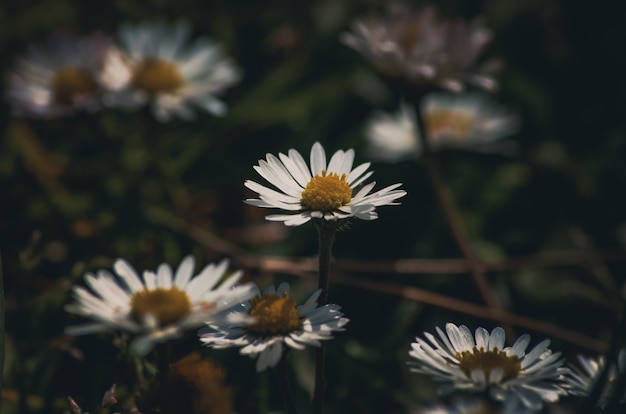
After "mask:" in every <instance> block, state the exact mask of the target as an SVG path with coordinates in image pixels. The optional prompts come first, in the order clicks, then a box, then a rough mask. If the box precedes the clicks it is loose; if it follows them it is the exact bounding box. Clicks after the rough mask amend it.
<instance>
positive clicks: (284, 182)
mask: <svg viewBox="0 0 626 414" xmlns="http://www.w3.org/2000/svg"><path fill="white" fill-rule="evenodd" d="M353 161H354V150H352V149H349V150H347V151H341V150H339V151H337V152H335V153H334V154H333V156H332V157H331V159H330V162H329V163H328V164H327V163H326V153H325V151H324V148H323V147H322V145H321V144H319V143H318V142H316V143H315V144H314V145H313V148H312V149H311V167H310V168H309V167H308V166H307V165H306V162H305V161H304V159H303V158H302V156H301V155H300V153H299V152H298V151H296V150H294V149H291V150H289V152H288V155H285V154H282V153H281V154H279V155H278V158H277V157H275V156H274V155H272V154H267V156H266V159H265V160H259V165H258V166H255V167H254V169H255V170H256V172H258V173H259V175H260V176H261V177H263V178H265V179H266V180H267V181H268V182H269V183H270V184H272V185H273V186H274V187H276V188H277V189H278V191H276V190H273V189H271V188H268V187H265V186H263V185H261V184H258V183H256V182H255V181H251V180H247V181H246V182H245V183H244V185H245V186H246V187H248V188H249V189H250V190H252V191H255V192H257V193H258V194H259V198H258V199H248V200H245V202H246V203H248V204H251V205H254V206H257V207H267V208H278V209H282V210H284V211H286V212H288V213H289V214H276V215H269V216H267V217H266V219H267V220H272V221H283V222H285V224H286V225H288V226H299V225H301V224H304V223H306V222H308V221H310V220H311V219H312V218H315V219H321V218H323V219H325V220H338V219H345V218H348V217H357V218H359V219H362V220H374V219H376V218H378V214H377V213H376V211H375V209H376V207H378V206H384V205H397V204H398V203H396V202H395V200H396V199H398V198H400V197H402V196H404V195H405V194H406V191H404V190H396V188H398V187H400V186H401V185H402V184H393V185H390V186H388V187H385V188H383V189H382V190H379V191H377V192H375V193H372V194H370V191H371V190H372V189H373V188H374V185H375V184H376V182H371V183H368V184H366V185H364V186H363V187H361V188H360V189H359V190H358V191H357V192H356V194H353V193H354V191H355V190H356V189H357V187H358V186H359V185H361V184H362V183H363V182H364V181H365V180H366V179H368V178H369V177H370V176H371V175H372V171H369V172H368V171H367V169H368V168H369V166H370V163H364V164H361V165H359V166H358V167H356V168H354V169H353V168H352V163H353Z"/></svg>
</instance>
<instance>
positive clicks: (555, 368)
mask: <svg viewBox="0 0 626 414" xmlns="http://www.w3.org/2000/svg"><path fill="white" fill-rule="evenodd" d="M437 334H438V336H439V338H437V337H435V336H434V335H432V334H430V333H428V332H425V333H424V336H425V337H426V338H427V341H426V340H424V339H421V338H416V342H414V343H412V344H411V348H412V349H411V351H410V352H409V355H410V356H411V357H413V360H411V361H410V362H409V365H410V366H411V367H412V371H415V372H419V373H423V374H428V375H431V376H432V377H433V378H434V379H435V380H436V381H440V382H444V383H446V384H445V385H443V386H441V387H440V389H439V391H440V393H442V394H445V393H449V392H452V391H455V390H461V391H472V392H483V391H486V392H488V393H489V395H490V396H491V397H492V398H493V399H494V400H496V401H507V404H511V405H514V406H518V407H520V409H521V408H523V407H525V408H527V409H529V410H535V411H536V410H540V409H541V407H542V406H543V403H544V401H548V402H555V401H558V399H559V397H560V396H561V395H565V394H566V393H565V391H564V390H563V389H562V388H561V387H559V385H557V383H556V381H557V380H558V378H559V376H560V375H562V374H565V373H566V372H567V371H568V370H567V368H564V367H562V365H563V361H562V360H561V359H560V357H561V353H560V352H556V353H552V351H550V350H549V349H548V345H549V344H550V341H549V340H545V341H543V342H541V343H539V344H538V345H537V346H535V347H534V348H533V349H532V350H531V351H530V352H528V353H526V348H527V347H528V344H529V342H530V337H529V336H528V335H522V336H521V337H519V338H518V339H517V341H515V343H514V344H513V346H510V347H505V346H504V340H505V334H504V330H503V329H502V328H500V327H497V328H495V329H494V330H493V331H491V334H490V333H489V332H488V331H487V330H486V329H484V328H478V329H476V333H475V335H472V333H471V332H470V330H469V329H468V328H467V327H466V326H463V325H461V326H458V327H457V326H456V325H454V324H452V323H448V324H446V333H444V332H443V331H442V330H441V329H439V328H437Z"/></svg>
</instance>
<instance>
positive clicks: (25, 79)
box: [7, 34, 114, 118]
mask: <svg viewBox="0 0 626 414" xmlns="http://www.w3.org/2000/svg"><path fill="white" fill-rule="evenodd" d="M113 48H114V46H113V42H112V41H111V40H110V39H109V38H108V37H106V36H104V35H101V34H94V35H91V36H86V37H77V36H69V35H62V34H54V35H52V36H51V37H50V39H49V40H48V41H47V42H46V43H45V44H41V45H32V46H31V47H30V49H29V50H28V52H27V53H26V54H25V56H23V57H21V58H19V59H18V60H17V62H16V64H15V67H14V68H13V70H12V72H11V74H10V75H9V85H8V91H7V98H8V100H9V102H10V103H11V106H12V109H13V112H14V113H15V114H16V115H24V116H29V117H34V118H57V117H61V116H67V115H71V114H72V113H74V112H76V111H79V110H84V111H88V112H94V111H97V110H98V109H100V101H99V93H100V91H101V85H100V83H99V81H98V78H99V72H100V70H101V67H102V62H103V60H104V58H105V56H106V55H107V54H108V53H109V51H110V50H112V49H113Z"/></svg>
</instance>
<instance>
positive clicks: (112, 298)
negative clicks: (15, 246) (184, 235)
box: [66, 256, 253, 355]
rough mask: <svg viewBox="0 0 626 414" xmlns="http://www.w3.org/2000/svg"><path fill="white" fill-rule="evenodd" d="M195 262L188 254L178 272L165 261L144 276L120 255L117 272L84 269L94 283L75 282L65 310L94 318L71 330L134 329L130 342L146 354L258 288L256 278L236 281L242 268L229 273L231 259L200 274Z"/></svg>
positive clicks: (88, 280)
mask: <svg viewBox="0 0 626 414" xmlns="http://www.w3.org/2000/svg"><path fill="white" fill-rule="evenodd" d="M194 264H195V262H194V258H193V257H192V256H187V257H185V258H184V259H183V261H182V262H181V263H180V265H179V266H178V269H177V270H176V273H175V274H173V272H172V268H171V267H170V266H169V265H168V264H165V263H163V264H161V265H160V266H159V267H158V269H157V271H156V272H152V271H149V270H146V271H144V272H143V274H142V277H139V275H138V274H137V272H136V271H135V269H133V267H132V266H131V265H130V264H129V263H128V262H127V261H126V260H123V259H118V260H116V261H115V264H114V265H113V269H114V270H115V273H116V274H117V278H116V277H114V276H113V275H112V274H111V273H110V272H109V271H107V270H99V271H98V272H97V273H96V274H92V273H87V274H85V282H86V284H87V286H88V287H89V288H85V287H83V286H75V287H74V289H73V294H74V299H75V302H74V303H72V304H71V305H67V306H66V310H67V311H68V312H71V313H74V314H77V315H80V316H84V317H86V318H90V319H93V322H91V323H86V324H83V325H76V326H70V327H68V328H67V329H66V331H67V333H69V334H71V335H83V334H89V333H94V332H103V331H104V332H106V331H126V332H130V333H132V334H135V335H137V338H136V339H135V340H134V341H133V342H132V344H131V348H132V349H133V351H134V352H135V353H137V354H139V355H145V354H146V353H148V352H149V351H150V350H151V349H152V348H153V346H154V345H155V344H156V343H159V342H164V341H167V340H170V339H173V338H177V337H179V336H180V335H181V334H182V333H183V332H185V331H187V330H190V329H193V328H197V327H199V326H202V325H203V324H204V323H205V322H206V321H209V320H211V318H213V317H217V315H218V314H219V312H222V311H224V310H226V309H228V308H230V307H232V306H235V305H238V304H239V303H241V302H242V301H244V300H247V299H248V298H250V297H251V295H252V294H253V287H252V285H251V284H248V285H243V286H241V285H237V286H235V284H236V283H237V282H238V281H239V279H240V278H241V276H242V272H241V271H237V272H235V273H233V274H232V275H230V276H228V277H226V278H224V276H225V274H226V272H227V270H228V260H222V261H221V262H220V263H218V264H210V265H208V266H206V267H205V268H204V269H202V271H201V272H200V273H199V274H198V275H197V276H195V277H193V276H192V275H193V270H194ZM220 281H221V283H220Z"/></svg>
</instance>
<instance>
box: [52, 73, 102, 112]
mask: <svg viewBox="0 0 626 414" xmlns="http://www.w3.org/2000/svg"><path fill="white" fill-rule="evenodd" d="M50 89H51V90H52V96H53V99H54V100H55V102H58V103H61V104H65V105H71V104H73V103H74V101H75V100H76V99H78V98H80V97H81V96H84V95H88V94H91V93H94V92H96V91H97V90H98V84H97V83H96V81H95V79H94V78H93V76H91V75H90V74H89V73H88V72H87V71H85V70H84V69H81V68H77V67H75V66H66V67H64V68H60V69H59V70H57V71H56V73H55V74H54V76H53V77H52V80H51V81H50Z"/></svg>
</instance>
